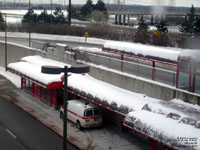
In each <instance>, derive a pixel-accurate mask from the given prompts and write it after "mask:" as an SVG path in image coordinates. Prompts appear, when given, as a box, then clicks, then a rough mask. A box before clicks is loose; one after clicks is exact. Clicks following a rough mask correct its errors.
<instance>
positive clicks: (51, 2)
mask: <svg viewBox="0 0 200 150" xmlns="http://www.w3.org/2000/svg"><path fill="white" fill-rule="evenodd" d="M52 1H53V0H51V24H52V15H53V12H52V9H53V2H52Z"/></svg>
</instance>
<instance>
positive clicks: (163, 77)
mask: <svg viewBox="0 0 200 150" xmlns="http://www.w3.org/2000/svg"><path fill="white" fill-rule="evenodd" d="M76 59H77V60H81V61H85V62H89V63H93V64H96V65H101V66H105V67H107V68H110V69H115V70H118V71H122V72H125V73H129V74H132V75H135V76H138V77H144V78H147V79H150V80H154V81H158V82H161V83H165V84H168V85H172V86H175V85H176V72H174V71H170V70H165V69H161V68H156V67H152V66H149V65H144V64H139V63H135V62H129V61H125V60H120V59H116V58H111V57H107V56H102V55H98V54H93V53H85V52H79V53H77V54H76Z"/></svg>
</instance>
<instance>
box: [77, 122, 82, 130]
mask: <svg viewBox="0 0 200 150" xmlns="http://www.w3.org/2000/svg"><path fill="white" fill-rule="evenodd" d="M76 127H77V128H78V129H81V124H80V122H79V121H77V122H76Z"/></svg>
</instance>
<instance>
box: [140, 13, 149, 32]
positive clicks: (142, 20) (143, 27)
mask: <svg viewBox="0 0 200 150" xmlns="http://www.w3.org/2000/svg"><path fill="white" fill-rule="evenodd" d="M148 28H149V27H148V25H147V24H146V23H145V22H144V17H143V15H142V16H141V18H140V20H139V23H138V30H139V31H144V30H147V29H148Z"/></svg>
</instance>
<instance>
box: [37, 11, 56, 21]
mask: <svg viewBox="0 0 200 150" xmlns="http://www.w3.org/2000/svg"><path fill="white" fill-rule="evenodd" d="M51 19H52V22H55V18H54V16H52V18H51V14H50V15H49V14H48V13H47V11H46V9H44V10H43V12H41V13H40V15H38V22H39V23H51Z"/></svg>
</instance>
